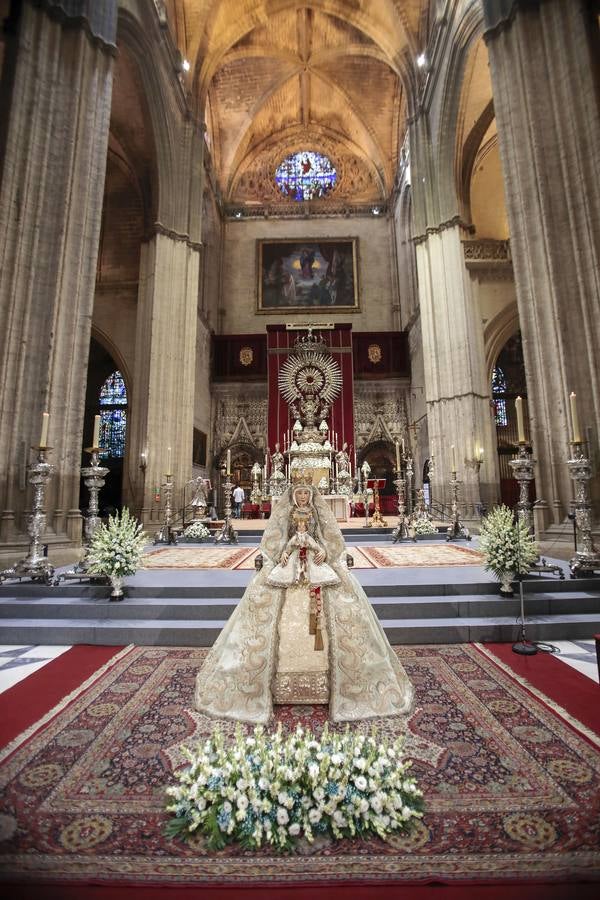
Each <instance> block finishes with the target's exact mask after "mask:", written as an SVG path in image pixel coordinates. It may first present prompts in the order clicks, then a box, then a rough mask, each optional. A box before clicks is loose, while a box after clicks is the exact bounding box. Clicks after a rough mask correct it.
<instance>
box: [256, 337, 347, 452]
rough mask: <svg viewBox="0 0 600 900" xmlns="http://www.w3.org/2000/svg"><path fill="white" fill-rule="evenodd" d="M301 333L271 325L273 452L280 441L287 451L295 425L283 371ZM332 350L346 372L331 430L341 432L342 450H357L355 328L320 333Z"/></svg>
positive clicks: (268, 360) (270, 415)
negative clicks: (282, 382) (283, 386)
mask: <svg viewBox="0 0 600 900" xmlns="http://www.w3.org/2000/svg"><path fill="white" fill-rule="evenodd" d="M304 333H305V332H301V331H287V330H286V327H285V325H267V366H268V381H269V448H270V449H271V451H273V448H274V447H275V443H276V441H279V443H280V444H281V449H282V450H283V436H284V434H285V433H286V431H287V430H288V428H291V427H292V425H293V424H294V423H293V421H291V419H290V417H289V408H288V405H287V403H286V402H285V400H284V399H283V397H282V396H281V394H280V393H279V370H280V369H281V366H282V365H283V364H284V362H285V361H286V359H287V358H288V356H289V354H290V350H291V349H292V348H293V346H294V342H295V341H296V340H297V338H298V337H299V336H300V335H301V334H304ZM318 334H319V336H320V337H322V338H323V340H324V341H325V343H326V344H327V346H328V347H329V348H330V350H331V355H332V356H333V358H334V359H335V360H336V362H337V363H338V364H339V367H340V369H341V371H342V379H343V386H342V392H341V394H340V396H339V397H338V398H337V400H336V401H335V403H334V404H333V407H332V410H331V412H330V414H329V423H328V424H329V427H330V428H331V430H332V431H333V432H337V436H338V444H339V446H340V447H341V446H342V444H343V442H344V441H346V442H347V444H348V447H351V448H352V450H353V449H354V389H353V374H352V325H336V326H335V328H334V329H332V330H331V331H319V332H318Z"/></svg>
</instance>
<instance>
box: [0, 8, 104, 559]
mask: <svg viewBox="0 0 600 900" xmlns="http://www.w3.org/2000/svg"><path fill="white" fill-rule="evenodd" d="M116 23H117V0H97V2H94V3H92V2H90V0H71V2H70V3H69V4H68V5H66V4H64V3H62V4H58V3H57V2H53V0H47V2H41V0H38V2H36V3H32V2H24V3H23V5H22V9H21V16H20V22H19V24H18V30H17V33H16V35H15V36H14V38H13V40H14V41H15V44H14V46H13V48H12V50H13V52H12V53H11V59H10V63H11V65H12V66H13V71H12V87H11V95H10V96H9V97H7V98H4V103H3V108H4V109H6V120H5V123H4V128H3V133H2V138H3V141H4V147H3V148H2V149H3V150H4V160H3V167H2V172H1V179H2V180H1V184H0V272H1V275H0V390H1V391H2V395H3V396H2V403H1V405H0V478H1V482H0V509H1V520H0V542H2V543H0V550H1V549H2V545H4V549H5V550H6V549H7V545H9V544H10V543H12V544H13V546H14V545H15V543H18V542H19V539H20V538H21V536H22V532H23V525H24V512H25V509H26V506H27V503H28V500H27V499H26V498H28V497H29V493H28V492H26V490H25V465H26V463H27V461H28V459H29V458H30V449H29V448H30V446H31V445H32V444H36V443H38V441H39V433H40V421H41V415H42V411H43V410H48V411H49V412H50V416H51V419H50V434H49V444H51V445H52V446H53V447H54V450H53V452H52V454H51V456H50V460H51V462H53V463H55V464H56V466H57V473H56V476H55V477H54V479H53V481H52V482H51V489H50V491H49V494H48V503H47V509H48V523H49V532H50V533H51V532H54V533H55V534H56V535H58V536H59V538H60V537H62V538H64V540H65V542H67V543H68V542H69V541H77V540H78V539H79V537H80V534H81V517H80V514H79V508H78V506H79V503H78V501H79V482H80V475H79V466H80V460H81V442H82V431H83V415H84V401H85V373H86V367H87V358H88V351H89V342H90V329H91V317H92V308H93V302H94V281H95V269H96V259H97V251H98V239H99V230H100V222H101V213H102V198H103V188H104V175H105V167H106V155H107V143H108V131H109V122H110V106H111V92H112V69H113V55H114V53H115V36H116Z"/></svg>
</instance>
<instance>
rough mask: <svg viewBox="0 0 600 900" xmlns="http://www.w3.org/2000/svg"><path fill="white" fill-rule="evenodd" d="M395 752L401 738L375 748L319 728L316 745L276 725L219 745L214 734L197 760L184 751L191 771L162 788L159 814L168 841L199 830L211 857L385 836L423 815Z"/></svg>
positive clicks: (367, 740) (366, 740)
mask: <svg viewBox="0 0 600 900" xmlns="http://www.w3.org/2000/svg"><path fill="white" fill-rule="evenodd" d="M401 749H402V740H401V739H398V740H396V741H394V742H393V743H387V742H386V741H385V740H384V741H382V742H379V741H377V740H376V739H375V737H374V736H370V737H367V736H365V735H363V734H360V733H356V734H354V733H352V732H350V730H349V729H346V731H345V732H342V733H337V732H330V731H329V729H328V728H327V726H325V728H324V730H323V733H322V734H321V736H320V737H317V736H316V735H314V734H313V733H312V732H311V731H304V730H303V729H302V728H301V727H298V728H297V729H296V731H295V732H294V733H292V734H289V735H287V736H284V735H283V734H282V731H281V726H279V728H278V730H277V731H276V732H275V733H273V734H268V733H266V732H265V731H264V729H263V728H262V727H257V728H255V730H254V733H253V735H251V736H245V735H244V734H242V731H241V728H239V727H238V729H237V731H236V736H235V742H234V743H233V745H232V746H230V747H226V746H225V743H224V740H223V735H222V734H221V733H220V731H218V730H217V731H215V733H214V734H213V735H211V737H209V738H207V740H206V741H205V743H204V745H203V746H202V747H200V748H199V749H198V750H197V751H196V752H192V751H190V750H188V749H187V748H183V752H184V754H185V756H186V758H187V759H188V760H189V763H190V765H189V767H188V768H186V769H185V770H184V771H182V772H181V773H180V774H179V776H178V778H179V784H177V785H174V786H172V787H168V788H167V794H168V795H169V796H170V798H171V800H170V802H169V803H168V805H167V811H168V812H170V813H172V814H173V815H174V816H175V818H174V819H172V820H171V821H170V822H169V824H168V826H167V835H168V836H169V837H175V836H180V837H190V836H191V835H193V834H194V832H196V831H199V832H200V833H203V834H205V835H206V836H207V838H208V843H209V845H210V846H211V847H212V848H213V849H220V848H222V847H224V846H225V845H226V844H227V843H230V842H233V841H238V842H239V843H240V844H242V845H243V846H244V847H247V848H251V849H255V848H257V847H260V846H261V845H262V844H263V843H266V844H271V845H273V846H274V847H276V848H277V849H279V850H289V849H291V848H292V846H293V843H294V840H295V839H297V838H301V837H304V838H306V840H308V841H313V840H314V838H315V836H316V835H320V834H328V835H330V836H332V837H333V838H336V839H340V838H344V837H355V836H359V837H361V836H363V835H367V834H373V833H374V834H377V835H379V836H380V837H382V838H385V836H386V835H387V834H389V833H391V832H397V831H401V830H404V829H406V828H407V827H408V826H409V824H410V823H411V820H413V819H415V818H421V817H422V815H423V813H422V809H423V799H422V798H423V795H422V793H421V791H420V790H419V789H418V787H417V784H416V781H415V779H414V778H412V777H410V776H409V775H408V774H407V773H408V769H409V768H410V765H411V763H410V762H404V761H403V760H402V756H401Z"/></svg>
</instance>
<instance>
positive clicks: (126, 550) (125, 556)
mask: <svg viewBox="0 0 600 900" xmlns="http://www.w3.org/2000/svg"><path fill="white" fill-rule="evenodd" d="M147 541H148V538H147V535H146V534H144V532H143V530H142V526H141V525H140V523H139V522H138V520H137V519H135V518H134V517H133V516H132V515H131V514H130V512H129V510H128V509H124V510H123V511H122V512H121V513H115V515H114V516H109V517H108V523H107V524H106V525H105V524H102V525H99V526H98V527H97V528H96V530H95V531H94V534H93V536H92V540H91V543H90V549H89V552H88V555H87V560H88V571H89V572H90V574H92V575H109V576H117V577H122V576H123V575H135V573H136V572H137V570H138V568H139V565H140V561H141V559H142V555H143V552H144V545H145V544H146V543H147Z"/></svg>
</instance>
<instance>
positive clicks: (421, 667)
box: [0, 645, 600, 885]
mask: <svg viewBox="0 0 600 900" xmlns="http://www.w3.org/2000/svg"><path fill="white" fill-rule="evenodd" d="M397 652H398V654H399V656H400V658H401V659H402V662H403V663H404V665H405V667H406V669H407V671H408V674H409V676H410V677H411V679H412V681H413V683H414V685H415V688H416V691H417V698H418V699H417V704H418V705H417V709H416V711H415V712H414V714H413V715H412V717H411V718H410V720H409V721H408V723H407V722H405V721H403V720H400V721H399V720H390V719H387V720H385V719H384V720H379V721H378V722H376V723H375V724H376V725H377V726H379V727H380V728H381V730H382V731H383V732H384V733H386V734H389V735H391V734H392V733H394V734H397V733H398V732H399V731H404V732H405V733H406V752H407V755H409V756H410V757H412V759H413V760H414V773H415V775H416V776H417V778H418V779H419V782H420V784H421V786H422V788H423V790H424V793H425V801H426V813H425V817H424V819H423V820H422V822H420V823H418V825H417V827H416V828H415V829H414V830H413V831H412V832H411V833H410V834H409V835H407V836H405V837H397V838H393V839H392V840H391V841H390V842H389V843H383V842H382V841H379V840H377V839H373V840H370V841H359V840H353V841H345V842H343V843H340V844H335V845H333V844H331V843H329V842H327V841H326V840H321V841H319V842H317V843H315V845H314V846H310V847H309V846H306V847H301V848H300V852H299V853H298V854H295V855H291V856H280V855H274V854H270V853H269V851H264V852H258V853H253V852H247V851H240V850H238V849H236V848H235V847H230V848H227V849H226V850H224V851H221V852H217V853H215V852H209V851H208V850H207V848H206V845H205V843H204V841H203V839H202V838H201V837H200V838H198V839H197V840H196V841H195V842H194V843H193V844H191V845H185V844H183V843H180V842H176V841H171V840H168V839H167V838H165V837H164V834H163V832H164V826H165V823H166V821H167V819H166V816H165V815H164V813H163V811H162V807H163V800H164V795H163V791H164V786H165V785H166V784H167V783H168V782H169V781H170V778H171V773H172V770H173V767H176V766H177V765H178V764H179V763H180V761H181V756H180V751H179V747H180V745H181V744H182V743H184V742H186V743H191V744H193V743H194V742H195V741H196V740H198V739H200V738H201V737H202V735H206V734H207V733H208V732H209V731H210V730H211V728H212V727H213V722H212V721H211V720H209V719H207V718H206V717H205V716H202V715H200V714H198V713H196V712H194V711H193V710H191V709H190V698H191V696H192V693H193V686H194V678H195V674H196V672H197V670H198V667H199V666H200V664H201V662H202V659H203V658H204V654H205V653H206V651H205V650H203V649H200V648H157V647H137V648H127V649H126V650H124V651H123V652H122V653H121V654H120V655H119V656H117V657H116V658H115V659H116V661H114V660H111V662H110V663H109V664H107V665H106V667H105V668H104V670H100V672H99V673H97V674H96V676H94V677H93V678H91V679H90V680H89V681H88V683H87V684H85V685H83V686H82V687H81V688H80V689H79V690H78V691H77V692H75V693H74V694H73V695H71V697H70V698H68V700H67V701H66V702H65V703H63V705H62V708H60V709H58V710H56V711H55V714H54V716H53V717H51V718H50V719H49V720H48V721H47V723H46V724H45V725H44V726H43V727H41V728H38V727H37V726H35V727H34V728H33V729H30V730H29V732H28V734H26V735H25V736H21V738H20V739H18V740H17V741H16V742H14V744H13V745H12V747H9V748H7V749H6V751H4V752H3V754H1V755H0V759H1V760H2V763H1V765H0V783H1V788H2V789H1V791H0V793H1V794H2V798H3V799H2V801H1V807H0V872H1V876H0V877H3V878H4V879H6V880H9V879H10V878H11V876H12V877H13V878H14V877H15V876H18V878H19V880H20V881H23V880H30V881H35V880H44V881H48V880H50V881H52V880H57V881H63V882H76V881H77V880H84V879H90V878H93V879H94V881H95V882H98V881H102V882H105V883H106V882H108V883H117V882H120V883H123V882H125V883H131V882H135V883H137V884H145V883H153V884H165V883H172V884H181V885H185V884H192V883H194V884H196V885H201V884H205V885H206V884H211V883H212V884H214V883H219V884H232V883H233V884H239V883H240V882H247V883H257V884H258V883H261V882H262V883H264V882H267V881H268V882H269V883H270V884H273V883H277V882H281V883H283V882H286V883H290V882H296V883H297V882H300V883H305V884H308V883H311V882H320V883H323V882H327V881H329V882H335V881H338V880H340V879H343V880H347V879H354V880H356V881H357V882H361V881H369V880H371V881H372V880H377V881H387V882H395V881H398V882H402V881H405V882H406V881H427V882H431V881H439V882H446V883H448V882H450V883H451V882H461V881H462V882H465V881H467V882H469V881H471V882H476V881H484V880H494V881H496V880H500V881H502V880H511V879H519V880H525V881H527V880H533V881H535V880H540V881H553V880H554V881H556V880H560V881H565V880H569V879H573V880H574V879H576V878H580V879H584V880H600V849H599V847H600V841H599V815H598V813H599V809H600V790H599V788H600V738H595V737H594V736H593V735H591V733H588V734H587V737H586V736H585V735H584V734H583V733H580V732H578V731H577V730H575V729H574V728H573V727H571V726H570V725H569V724H568V723H567V721H566V720H565V719H564V718H563V717H561V713H560V711H559V710H554V711H553V710H552V709H551V708H550V705H549V704H546V703H543V702H540V700H538V699H536V697H535V696H533V695H532V694H531V693H529V692H528V691H527V690H526V689H525V688H524V687H521V686H520V684H519V683H518V682H517V681H516V680H514V679H513V678H511V677H509V675H508V674H507V673H505V672H504V671H503V669H502V668H501V667H500V666H498V665H496V664H495V663H494V662H493V661H492V660H491V659H490V658H489V657H488V655H487V654H486V652H485V650H484V649H478V648H477V647H474V646H471V645H457V646H446V645H437V646H416V647H402V648H398V649H397ZM560 665H561V664H560V663H558V662H557V666H560ZM325 716H326V708H324V707H280V708H278V716H277V717H278V719H279V720H280V721H282V722H283V723H284V725H285V726H286V727H294V726H295V724H296V723H297V722H298V721H302V722H310V723H311V724H312V725H313V726H314V727H317V728H318V727H320V725H321V724H322V723H323V721H324V718H325ZM371 725H372V723H370V722H369V723H364V725H363V726H362V727H364V728H366V729H370V728H371ZM223 728H224V730H226V731H231V730H232V729H233V728H234V725H233V723H223Z"/></svg>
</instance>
